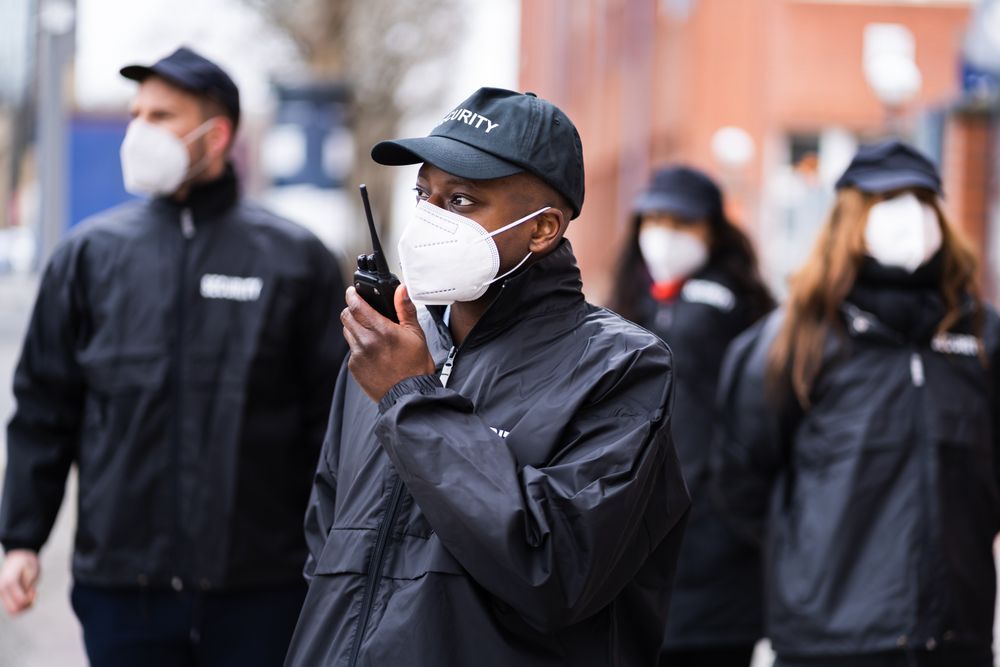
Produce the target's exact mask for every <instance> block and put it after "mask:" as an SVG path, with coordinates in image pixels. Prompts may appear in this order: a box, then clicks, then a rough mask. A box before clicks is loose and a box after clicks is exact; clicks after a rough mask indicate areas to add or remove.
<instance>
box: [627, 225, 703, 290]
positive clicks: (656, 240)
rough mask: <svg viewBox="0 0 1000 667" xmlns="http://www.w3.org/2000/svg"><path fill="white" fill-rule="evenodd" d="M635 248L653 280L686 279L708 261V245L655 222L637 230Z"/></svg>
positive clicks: (691, 235)
mask: <svg viewBox="0 0 1000 667" xmlns="http://www.w3.org/2000/svg"><path fill="white" fill-rule="evenodd" d="M639 251H640V252H641V253H642V259H643V261H645V262H646V268H647V269H649V275H650V276H651V277H652V278H653V282H654V283H672V282H676V281H678V280H682V279H684V278H687V277H688V276H690V275H691V274H692V273H694V272H695V271H697V270H698V269H700V268H701V267H703V266H705V262H707V261H708V246H706V245H705V243H704V242H703V241H702V240H701V239H699V238H698V237H696V236H695V235H693V234H690V233H688V232H683V231H680V230H677V229H670V228H669V227H661V226H658V225H651V226H646V227H643V228H642V229H640V230H639Z"/></svg>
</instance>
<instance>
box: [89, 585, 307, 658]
mask: <svg viewBox="0 0 1000 667" xmlns="http://www.w3.org/2000/svg"><path fill="white" fill-rule="evenodd" d="M305 592H306V588H305V584H302V585H293V586H284V587H278V588H266V589H259V590H252V591H240V592H207V593H205V592H196V591H191V592H188V591H183V592H179V593H178V592H174V591H172V590H166V591H164V590H143V589H115V588H102V587H96V586H83V585H79V584H78V585H76V586H74V587H73V592H72V596H71V598H72V602H73V611H75V612H76V616H77V618H78V619H80V624H81V625H82V626H83V642H84V644H85V646H86V648H87V657H88V658H89V659H90V664H91V667H230V666H232V667H236V666H237V665H238V666H240V667H258V666H259V667H281V665H282V663H283V662H284V660H285V653H286V651H287V650H288V642H289V640H290V639H291V636H292V631H293V630H294V629H295V623H296V621H297V620H298V617H299V610H300V609H301V608H302V601H303V599H304V598H305Z"/></svg>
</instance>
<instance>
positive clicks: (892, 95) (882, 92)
mask: <svg viewBox="0 0 1000 667" xmlns="http://www.w3.org/2000/svg"><path fill="white" fill-rule="evenodd" d="M915 55H916V44H915V41H914V38H913V33H912V32H910V30H909V29H908V28H907V27H906V26H904V25H900V24H898V23H869V24H868V25H866V26H865V33H864V54H863V69H864V75H865V80H866V81H867V82H868V85H869V86H871V89H872V90H873V91H874V92H875V96H876V97H878V99H879V101H880V102H881V103H882V104H883V106H885V109H886V130H887V131H888V132H889V133H891V134H899V133H900V132H899V131H900V129H901V128H900V127H899V122H898V116H899V113H900V111H901V109H902V108H903V107H904V106H905V105H906V104H907V103H908V102H909V101H910V100H912V99H913V98H914V97H915V96H916V94H917V93H919V92H920V87H921V85H922V84H923V77H922V76H921V75H920V69H919V68H918V67H917V63H916V62H915Z"/></svg>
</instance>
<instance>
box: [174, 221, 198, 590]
mask: <svg viewBox="0 0 1000 667" xmlns="http://www.w3.org/2000/svg"><path fill="white" fill-rule="evenodd" d="M180 228H181V237H182V238H181V252H180V266H179V269H180V270H179V271H178V274H177V275H178V280H177V329H176V334H177V341H176V343H175V346H174V401H175V408H174V446H173V450H172V452H171V459H172V461H171V462H172V463H173V477H174V478H173V491H174V545H173V546H174V553H175V558H174V563H175V567H177V568H178V569H180V566H181V564H182V563H183V559H182V554H183V553H184V552H185V549H184V547H183V539H182V538H183V531H182V530H181V523H182V519H181V515H182V512H181V481H180V478H181V469H180V467H181V447H182V446H183V442H184V434H183V421H184V420H183V414H184V407H183V406H184V301H185V298H184V297H185V294H184V292H185V289H186V286H187V280H186V277H187V276H186V273H187V255H188V243H189V242H190V240H191V239H192V238H194V234H195V226H194V216H193V215H192V213H191V209H189V208H184V209H182V210H181V218H180ZM184 574H187V573H184ZM170 584H171V586H172V587H173V588H174V590H176V591H180V590H181V589H183V587H184V583H183V579H182V578H181V577H180V576H179V574H178V575H175V576H174V577H173V578H172V580H171V582H170Z"/></svg>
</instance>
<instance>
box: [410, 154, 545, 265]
mask: <svg viewBox="0 0 1000 667" xmlns="http://www.w3.org/2000/svg"><path fill="white" fill-rule="evenodd" d="M414 189H415V190H416V193H417V199H423V200H426V201H427V202H428V203H430V204H433V205H434V206H437V207H438V208H443V209H445V210H448V211H451V212H452V213H457V214H458V215H461V216H465V217H466V218H470V219H472V220H475V221H476V222H478V223H479V224H480V225H482V226H483V228H484V229H486V230H487V231H490V232H492V231H495V230H497V229H500V228H501V227H503V226H504V225H507V224H510V223H511V222H514V221H515V220H517V219H518V218H522V217H524V216H526V215H528V214H529V213H531V212H533V211H536V210H538V209H540V208H542V207H543V206H547V205H551V204H552V203H553V202H548V201H545V195H544V189H543V188H540V187H539V186H538V181H537V180H536V179H535V178H534V177H533V176H530V175H528V174H524V173H521V174H514V175H513V176H507V177H504V178H495V179H490V180H469V179H465V178H461V177H459V176H454V175H452V174H449V173H448V172H445V171H442V170H440V169H438V168H437V167H435V166H433V165H430V164H427V163H425V164H424V165H423V166H421V167H420V172H419V173H418V174H417V185H416V187H415V188H414ZM533 223H534V220H528V221H526V222H525V223H524V224H522V225H518V226H516V227H514V228H512V229H509V230H507V231H505V232H503V233H501V234H498V235H496V236H494V237H493V240H494V242H496V244H497V250H499V252H500V273H504V272H506V271H509V270H510V269H511V268H513V267H514V266H515V265H516V264H517V263H518V262H520V261H521V260H522V259H523V258H524V256H525V255H527V254H528V251H529V249H531V248H530V245H531V236H532V232H533V229H534V225H533Z"/></svg>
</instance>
